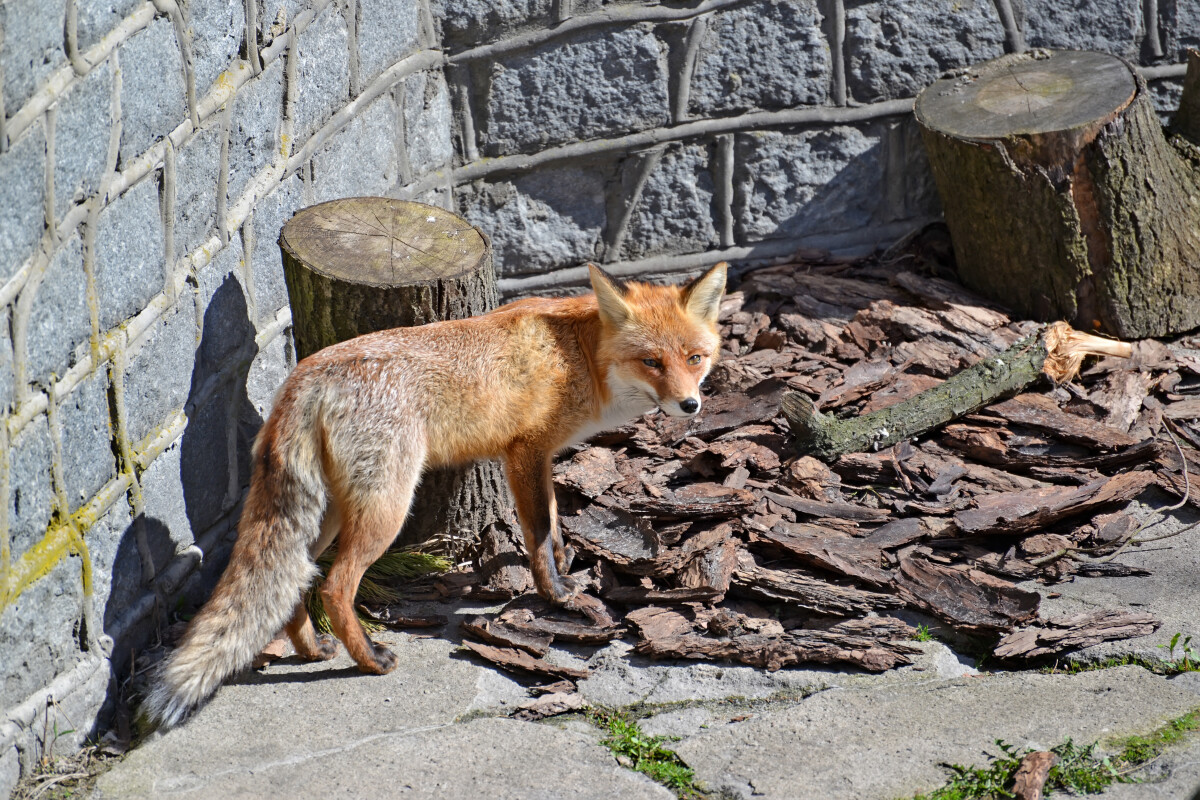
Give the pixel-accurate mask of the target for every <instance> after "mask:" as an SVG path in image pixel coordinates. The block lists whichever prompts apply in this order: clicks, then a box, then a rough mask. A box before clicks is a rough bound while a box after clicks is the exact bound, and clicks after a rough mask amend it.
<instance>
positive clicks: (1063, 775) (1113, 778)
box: [913, 708, 1200, 800]
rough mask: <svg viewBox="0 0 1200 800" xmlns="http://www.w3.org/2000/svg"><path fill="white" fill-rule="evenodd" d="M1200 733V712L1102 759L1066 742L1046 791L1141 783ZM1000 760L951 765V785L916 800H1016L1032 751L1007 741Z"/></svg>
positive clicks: (1118, 745) (1092, 749)
mask: <svg viewBox="0 0 1200 800" xmlns="http://www.w3.org/2000/svg"><path fill="white" fill-rule="evenodd" d="M1194 731H1200V708H1197V709H1195V710H1193V711H1191V712H1189V713H1187V714H1184V715H1183V716H1182V717H1178V718H1176V719H1173V720H1171V721H1170V722H1168V723H1166V724H1165V725H1163V726H1162V727H1160V728H1159V729H1158V730H1156V731H1154V733H1151V734H1149V735H1146V736H1130V737H1127V738H1125V739H1120V740H1118V741H1116V742H1115V743H1114V745H1115V750H1116V754H1115V755H1112V756H1101V755H1097V753H1096V748H1097V744H1098V743H1097V742H1093V743H1091V744H1089V745H1087V746H1086V747H1079V746H1078V745H1076V744H1075V743H1074V742H1073V741H1071V740H1070V739H1067V740H1066V741H1065V742H1063V743H1062V744H1060V745H1058V746H1057V747H1052V748H1051V752H1053V753H1054V754H1055V755H1057V756H1058V762H1057V763H1056V764H1055V765H1054V766H1053V767H1051V768H1050V774H1049V775H1048V777H1047V779H1046V786H1045V789H1046V792H1047V794H1049V793H1050V792H1052V791H1067V792H1071V793H1072V794H1096V793H1098V792H1103V791H1104V790H1105V789H1107V788H1108V787H1109V786H1111V785H1112V784H1113V783H1136V782H1137V778H1135V777H1132V773H1134V772H1136V771H1137V769H1138V768H1139V767H1141V766H1143V765H1144V764H1146V763H1148V762H1150V761H1152V760H1154V759H1155V758H1158V757H1159V756H1160V755H1161V754H1162V753H1163V751H1164V750H1166V749H1167V748H1168V747H1170V746H1171V745H1172V744H1175V743H1176V742H1178V741H1180V740H1181V739H1183V738H1184V737H1185V736H1186V735H1187V734H1189V733H1192V732H1194ZM996 746H997V747H999V748H1000V755H998V756H992V757H989V763H988V765H987V766H985V767H964V766H963V765H961V764H947V765H946V768H947V769H948V770H950V773H951V775H950V781H949V782H948V783H947V784H946V785H945V786H943V787H941V788H940V789H935V790H933V791H932V792H929V793H927V794H921V795H917V796H916V797H915V798H913V800H1001V799H1002V798H1011V797H1013V796H1014V795H1013V794H1012V792H1011V791H1010V788H1011V786H1012V781H1013V776H1014V775H1015V774H1016V771H1017V768H1018V767H1019V766H1020V764H1021V759H1022V758H1023V757H1024V756H1025V755H1026V754H1027V753H1029V752H1031V751H1030V750H1028V749H1026V750H1023V751H1020V752H1018V751H1017V749H1016V748H1015V747H1013V746H1012V745H1010V744H1007V743H1006V742H1004V741H1003V740H1002V739H997V740H996Z"/></svg>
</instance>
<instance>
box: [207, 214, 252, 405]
mask: <svg viewBox="0 0 1200 800" xmlns="http://www.w3.org/2000/svg"><path fill="white" fill-rule="evenodd" d="M241 269H242V238H241V237H240V236H234V237H232V238H231V239H230V240H229V244H228V245H227V246H226V247H225V249H224V250H222V251H221V252H220V254H218V255H217V257H216V258H214V259H213V261H212V263H211V264H209V265H208V266H207V267H205V268H204V270H203V271H202V272H201V273H200V292H199V302H200V308H201V313H202V316H203V323H202V325H203V328H202V331H201V334H200V351H199V353H198V355H197V360H196V368H197V370H199V371H200V372H199V374H197V376H196V380H195V381H193V383H196V385H197V386H200V385H202V384H203V383H204V381H205V380H207V379H208V377H209V376H210V375H213V374H215V373H217V372H220V371H221V368H222V367H223V366H224V364H225V362H226V360H227V359H229V358H231V357H234V354H235V353H237V352H238V351H239V350H242V349H248V348H251V347H253V344H254V325H253V323H252V322H251V321H250V310H249V308H250V306H249V302H248V301H247V300H246V297H247V293H246V287H245V286H243V285H242V280H241V277H240V270H241Z"/></svg>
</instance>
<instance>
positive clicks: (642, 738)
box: [588, 709, 705, 800]
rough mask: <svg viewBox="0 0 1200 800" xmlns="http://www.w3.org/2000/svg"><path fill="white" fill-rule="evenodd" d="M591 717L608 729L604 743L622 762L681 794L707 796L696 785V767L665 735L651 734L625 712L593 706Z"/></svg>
mask: <svg viewBox="0 0 1200 800" xmlns="http://www.w3.org/2000/svg"><path fill="white" fill-rule="evenodd" d="M588 718H589V719H591V721H592V722H593V723H594V724H595V725H597V726H599V727H600V728H602V729H604V730H605V731H606V732H607V734H608V735H607V736H605V737H604V739H603V740H602V741H601V742H600V743H601V744H603V745H604V746H605V747H607V748H608V749H609V750H611V751H612V753H613V755H614V756H616V757H617V761H618V762H620V763H621V764H623V765H625V766H628V767H629V768H630V769H633V770H635V771H636V772H640V773H642V774H643V775H646V776H648V777H649V778H650V779H651V780H654V781H657V782H658V783H661V784H662V785H663V786H666V787H667V788H668V789H670V790H671V791H673V792H675V795H676V796H677V797H679V798H683V799H684V800H690V799H691V798H696V800H700V799H701V798H704V796H705V795H704V793H703V790H702V789H701V788H700V787H699V786H697V785H696V773H695V771H694V770H693V769H692V768H691V767H689V766H688V765H687V764H685V763H683V759H681V758H680V757H679V756H678V755H676V754H675V752H674V751H673V750H670V749H668V748H667V747H665V746H664V745H663V743H664V742H666V741H667V738H666V737H665V736H649V735H647V734H646V733H644V732H643V731H642V729H641V728H640V727H638V724H637V722H635V721H633V720H632V719H630V718H629V717H628V716H626V715H625V714H621V713H616V712H609V711H601V710H599V709H593V710H591V711H589V712H588Z"/></svg>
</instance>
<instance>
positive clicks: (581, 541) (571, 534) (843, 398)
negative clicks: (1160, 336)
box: [435, 228, 1200, 681]
mask: <svg viewBox="0 0 1200 800" xmlns="http://www.w3.org/2000/svg"><path fill="white" fill-rule="evenodd" d="M947 252H948V248H947V246H946V240H945V234H944V231H943V230H942V229H939V228H931V229H928V230H926V231H925V232H923V233H922V234H920V235H919V236H917V237H915V238H914V239H913V240H911V241H910V242H908V243H907V244H906V245H904V246H903V247H902V248H900V249H899V250H897V251H895V252H891V253H889V254H886V255H885V256H882V257H879V258H874V259H869V260H866V261H859V262H854V263H846V262H837V261H834V260H831V259H822V258H820V257H815V258H813V259H812V260H809V261H804V262H802V263H795V264H789V265H786V266H772V267H768V268H762V269H758V270H754V271H751V272H748V273H746V274H745V275H743V276H742V278H741V281H740V283H738V284H737V285H735V286H732V287H731V292H730V293H729V294H728V296H727V297H726V299H725V301H724V304H723V309H722V322H723V329H722V333H723V336H724V352H723V353H722V358H721V362H720V363H719V365H718V366H717V367H716V368H715V369H714V371H713V373H712V375H711V377H710V380H709V395H708V397H707V398H706V400H705V405H704V410H703V411H702V412H701V414H700V416H699V417H698V418H696V419H676V418H671V417H667V416H665V415H661V414H658V415H652V416H648V417H645V418H643V419H640V420H638V421H636V422H635V423H634V424H632V425H629V426H626V427H624V428H621V429H619V430H615V431H612V432H609V433H605V434H601V435H599V436H597V437H596V438H594V439H593V440H591V441H590V442H589V443H588V444H587V445H586V446H583V447H581V448H578V449H576V450H575V451H573V452H570V453H568V454H566V455H564V456H563V457H561V458H560V459H559V463H558V464H557V466H556V468H555V481H556V483H557V490H558V498H559V513H560V523H561V526H562V530H563V533H564V535H565V537H566V540H567V542H568V544H569V545H570V546H572V547H573V548H574V550H575V551H576V559H575V566H574V568H573V569H575V570H577V572H576V573H575V575H576V577H577V578H578V579H579V580H580V581H581V582H583V583H584V584H586V586H587V592H588V596H587V597H586V598H584V599H583V600H582V601H581V603H580V606H579V608H578V609H577V612H578V611H581V612H583V613H582V614H580V613H571V612H570V611H565V610H562V609H553V608H550V607H549V606H548V605H546V604H545V603H543V602H542V601H541V600H539V599H537V598H536V596H533V595H531V594H524V595H521V596H519V597H516V598H515V599H514V600H512V601H511V602H510V603H509V604H508V605H507V606H506V607H505V608H504V609H503V610H502V611H501V612H500V613H499V614H497V615H495V616H494V617H492V618H484V617H479V618H476V619H473V620H470V621H469V622H468V623H466V624H464V626H463V633H464V635H465V636H466V637H467V639H468V641H467V642H466V644H467V646H468V647H469V648H470V649H471V650H473V651H474V652H476V653H478V654H479V655H480V656H482V657H483V658H485V659H488V660H490V661H492V662H494V663H496V664H498V665H500V666H502V667H504V668H507V669H512V670H516V671H518V672H524V673H527V674H533V675H536V676H542V677H543V678H545V679H548V680H567V681H571V680H576V679H579V678H581V677H583V676H584V675H586V670H583V669H579V668H573V667H563V666H558V665H556V664H553V663H551V662H549V661H547V660H546V659H545V658H544V657H545V656H546V654H547V652H548V650H549V647H550V644H551V642H554V641H560V642H573V643H581V644H589V645H597V646H599V645H602V644H604V643H605V642H608V641H610V640H612V639H614V638H617V637H629V638H630V639H631V640H632V641H635V642H636V645H635V649H636V651H637V652H639V653H642V654H645V655H647V656H650V657H653V658H671V659H713V660H721V661H732V662H740V663H744V664H750V665H753V666H757V667H763V668H766V669H769V670H775V669H778V668H780V667H784V666H788V665H793V664H804V663H820V664H836V665H848V666H853V667H858V668H861V669H864V670H869V671H882V670H886V669H889V668H891V667H894V666H897V665H902V664H907V663H910V656H912V655H913V654H914V653H915V652H916V650H915V648H914V647H913V644H912V637H913V635H914V633H915V631H914V629H913V628H912V627H911V626H910V625H909V624H907V623H906V622H904V621H902V620H901V619H899V618H897V616H896V613H897V612H899V611H901V610H905V609H907V610H909V611H916V612H920V613H921V614H923V615H925V616H927V617H931V618H934V619H935V620H936V621H937V624H939V625H940V627H941V629H942V633H944V634H945V635H946V636H949V637H956V638H959V639H961V638H963V637H965V638H968V639H970V640H972V641H975V642H976V643H977V644H978V646H979V647H980V648H981V649H986V648H994V649H993V654H994V656H995V657H996V658H998V659H1000V660H1002V661H1007V662H1008V663H1013V664H1019V663H1029V662H1030V660H1033V659H1038V658H1045V657H1048V656H1053V655H1055V654H1059V653H1062V652H1064V651H1067V650H1070V649H1077V648H1080V647H1085V646H1088V645H1091V644H1094V643H1097V642H1100V641H1105V640H1112V639H1123V638H1129V637H1134V636H1142V635H1145V634H1148V633H1150V632H1152V631H1154V630H1155V629H1156V628H1157V626H1158V622H1157V620H1155V619H1154V618H1153V617H1152V616H1150V615H1148V614H1144V613H1136V612H1130V611H1127V610H1118V609H1113V610H1107V611H1096V612H1090V613H1084V614H1077V615H1075V616H1071V617H1065V618H1061V617H1045V616H1042V614H1041V613H1040V612H1039V600H1040V595H1039V594H1038V593H1036V592H1032V591H1029V590H1027V589H1024V588H1019V587H1018V585H1017V584H1018V582H1021V581H1028V580H1034V581H1037V582H1040V583H1043V584H1053V583H1056V582H1060V581H1069V580H1072V579H1073V577H1074V576H1076V575H1085V576H1089V577H1092V576H1127V575H1138V574H1146V573H1144V572H1143V571H1140V570H1138V569H1136V568H1133V567H1129V566H1125V565H1123V564H1122V563H1121V560H1120V553H1118V554H1117V557H1116V558H1112V559H1106V558H1105V556H1106V555H1111V554H1113V553H1114V552H1116V551H1118V550H1122V551H1123V552H1127V549H1128V548H1129V547H1130V546H1136V543H1137V537H1138V536H1139V535H1140V534H1141V531H1140V530H1139V527H1138V524H1137V522H1136V521H1135V520H1134V519H1133V518H1131V516H1130V515H1129V514H1128V513H1126V512H1125V511H1124V510H1123V509H1124V507H1125V506H1126V505H1127V504H1128V501H1130V500H1131V499H1133V498H1136V497H1138V496H1139V495H1141V494H1142V493H1143V492H1145V491H1146V490H1147V489H1148V488H1149V487H1151V486H1158V487H1160V488H1161V489H1163V490H1165V491H1166V492H1167V493H1169V494H1173V495H1175V496H1176V497H1179V498H1182V497H1183V496H1184V494H1185V489H1186V484H1187V475H1186V471H1185V470H1183V469H1181V457H1180V453H1181V452H1182V453H1184V454H1185V457H1186V459H1187V460H1188V462H1189V464H1190V465H1191V474H1192V476H1196V475H1197V474H1200V470H1198V469H1197V467H1200V454H1198V453H1197V452H1196V450H1195V449H1193V446H1194V445H1200V427H1196V420H1197V418H1200V354H1191V353H1189V352H1188V348H1189V347H1191V346H1193V344H1192V343H1191V342H1190V341H1188V340H1184V341H1181V342H1177V343H1174V344H1173V345H1172V346H1167V345H1166V344H1163V343H1160V342H1157V341H1153V340H1148V341H1142V342H1137V343H1136V344H1135V346H1134V355H1133V358H1132V359H1116V358H1104V359H1100V360H1096V359H1093V360H1092V361H1091V362H1090V363H1088V364H1085V366H1084V370H1083V372H1082V373H1081V375H1080V377H1079V378H1078V379H1076V380H1075V381H1073V382H1071V383H1070V384H1068V385H1065V386H1060V387H1055V386H1052V385H1050V384H1049V383H1048V382H1042V383H1039V384H1036V385H1034V386H1031V387H1030V388H1029V389H1028V390H1027V391H1025V392H1024V393H1022V394H1018V395H1017V396H1015V397H1011V398H1009V399H1006V400H1003V401H1002V402H998V403H995V404H993V405H991V406H989V407H986V408H984V409H983V410H981V411H979V412H977V413H974V414H970V415H967V416H964V417H961V418H959V419H956V420H954V421H952V422H951V423H949V424H947V425H945V426H944V427H942V428H941V429H939V430H937V431H935V432H933V433H932V434H930V435H929V436H928V437H924V438H921V439H920V440H918V441H912V440H910V441H906V442H903V443H901V444H899V445H897V446H894V447H891V448H888V449H886V450H883V451H881V452H864V453H853V454H846V455H842V456H840V457H838V458H837V459H836V460H834V461H833V462H832V463H823V462H821V461H818V460H817V459H814V458H812V457H809V456H805V455H803V454H801V453H798V452H796V451H795V448H794V444H793V442H792V440H791V439H790V437H789V432H788V427H787V424H786V422H785V421H784V419H783V417H781V416H780V399H781V396H782V395H783V393H784V392H785V391H787V390H798V391H800V392H803V393H805V394H806V395H808V396H809V397H811V398H812V399H813V400H814V401H815V402H816V404H817V406H818V408H819V409H821V410H822V411H824V412H830V413H833V414H834V415H837V416H845V415H854V414H862V413H866V412H870V411H873V410H876V409H879V408H883V407H885V406H888V405H891V404H893V403H896V402H898V401H900V400H903V399H905V398H908V397H911V396H913V395H916V394H918V393H919V392H921V391H923V390H926V389H929V388H931V387H933V386H936V385H938V384H939V383H940V382H941V381H943V380H944V379H946V378H947V377H948V376H950V375H952V374H954V373H956V372H958V371H959V370H961V369H963V368H964V367H967V366H969V365H971V364H972V363H975V362H976V361H978V360H979V359H981V358H984V357H987V356H990V355H994V354H996V353H998V352H1000V351H1002V350H1004V349H1005V348H1007V347H1009V346H1010V345H1012V344H1013V343H1014V342H1015V341H1017V340H1018V339H1019V338H1021V337H1022V336H1024V335H1027V334H1029V333H1030V332H1032V331H1033V330H1035V329H1036V327H1037V326H1036V325H1035V324H1034V323H1031V322H1026V321H1020V320H1013V319H1010V318H1009V317H1008V316H1007V315H1006V314H1005V313H1004V312H1003V311H1002V310H1001V309H999V308H997V307H995V306H993V305H990V304H988V303H987V302H985V301H982V300H980V299H979V298H977V297H975V296H973V295H972V294H970V293H969V292H967V291H966V290H965V289H963V288H962V287H961V286H960V285H958V284H956V283H954V282H952V281H950V280H947V279H944V278H940V277H935V275H936V274H938V272H939V271H940V272H942V274H945V273H944V270H945V263H946V262H947V261H948V260H949V258H948V257H947V256H946V255H945V254H946V253H947ZM1166 428H1170V430H1171V431H1173V432H1174V433H1175V435H1176V436H1177V437H1178V438H1179V439H1180V440H1182V441H1181V446H1180V447H1177V446H1176V445H1175V444H1174V443H1173V441H1172V439H1171V438H1170V435H1169V432H1168V431H1167V430H1165V429H1166ZM1193 499H1194V498H1193ZM1131 540H1132V541H1131ZM473 577H474V576H473V575H472V574H471V573H467V574H466V575H451V576H444V577H443V578H440V579H438V581H437V582H436V584H435V585H436V586H437V587H438V589H439V590H440V591H441V593H443V594H446V593H455V594H459V593H464V592H465V593H468V594H470V593H472V592H474V593H476V594H479V593H480V592H481V591H482V590H481V589H480V587H479V585H478V584H477V583H473V582H472V581H473ZM492 584H493V585H492V586H491V589H492V590H496V589H501V590H503V588H504V587H503V586H496V585H495V581H493V582H492ZM526 585H529V584H526ZM910 619H911V617H910Z"/></svg>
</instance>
